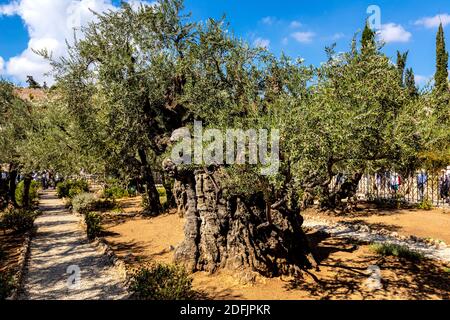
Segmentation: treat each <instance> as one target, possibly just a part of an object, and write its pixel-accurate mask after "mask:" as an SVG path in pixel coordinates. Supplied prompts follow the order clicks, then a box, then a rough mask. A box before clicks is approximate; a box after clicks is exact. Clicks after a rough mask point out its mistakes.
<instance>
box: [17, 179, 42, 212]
mask: <svg viewBox="0 0 450 320" xmlns="http://www.w3.org/2000/svg"><path fill="white" fill-rule="evenodd" d="M39 187H40V185H39V182H37V181H34V180H33V181H31V185H30V201H31V202H33V201H35V200H37V199H38V197H39V194H38V191H39ZM24 189H25V183H24V181H20V182H19V184H18V185H17V188H16V201H17V203H18V204H19V205H20V206H22V205H23V193H24Z"/></svg>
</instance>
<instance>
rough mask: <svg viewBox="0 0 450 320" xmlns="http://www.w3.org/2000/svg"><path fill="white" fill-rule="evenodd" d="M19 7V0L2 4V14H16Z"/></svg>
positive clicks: (0, 7) (0, 8)
mask: <svg viewBox="0 0 450 320" xmlns="http://www.w3.org/2000/svg"><path fill="white" fill-rule="evenodd" d="M18 7H19V4H18V2H17V1H13V2H11V3H8V4H3V5H0V15H5V16H12V15H14V14H16V12H17V9H18Z"/></svg>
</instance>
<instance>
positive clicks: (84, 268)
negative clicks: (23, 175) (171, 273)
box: [19, 191, 127, 300]
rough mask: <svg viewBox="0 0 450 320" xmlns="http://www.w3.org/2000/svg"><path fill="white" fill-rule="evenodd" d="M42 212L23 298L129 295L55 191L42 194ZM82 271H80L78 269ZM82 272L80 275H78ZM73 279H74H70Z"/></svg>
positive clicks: (59, 298)
mask: <svg viewBox="0 0 450 320" xmlns="http://www.w3.org/2000/svg"><path fill="white" fill-rule="evenodd" d="M40 209H41V210H42V212H43V213H42V215H41V216H40V217H39V218H38V219H36V222H35V224H36V226H37V228H38V230H37V233H36V235H35V236H34V237H33V240H32V243H31V250H30V256H29V259H28V262H27V268H26V269H27V270H26V273H25V278H24V287H23V293H22V295H21V296H20V297H19V298H20V299H22V300H118V299H124V298H126V297H127V292H126V289H125V286H124V285H123V283H124V282H123V280H124V279H123V278H122V277H121V276H120V275H119V274H120V273H119V272H118V270H116V269H115V267H113V266H112V265H111V263H110V262H109V259H108V258H107V257H106V256H105V255H104V254H102V253H100V251H99V250H97V249H96V248H95V247H94V246H93V245H91V244H90V243H88V241H87V239H86V235H85V232H84V231H83V229H82V227H81V225H80V218H79V217H77V216H76V215H73V214H71V213H70V212H69V211H68V210H66V209H65V208H64V205H63V202H62V201H61V200H59V199H58V198H57V197H56V194H55V192H52V191H48V192H45V193H44V194H42V195H41V201H40ZM78 270H79V271H80V272H79V273H77V271H78ZM78 274H79V277H76V275H78ZM71 280H72V281H71Z"/></svg>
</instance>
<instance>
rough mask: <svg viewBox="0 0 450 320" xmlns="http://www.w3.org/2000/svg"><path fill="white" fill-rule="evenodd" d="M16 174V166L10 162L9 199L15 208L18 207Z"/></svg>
mask: <svg viewBox="0 0 450 320" xmlns="http://www.w3.org/2000/svg"><path fill="white" fill-rule="evenodd" d="M17 174H18V171H17V168H16V167H15V166H14V164H11V165H10V169H9V201H10V202H11V204H12V205H13V206H14V207H15V208H18V207H19V204H18V203H17V200H16V188H17V184H16V179H17Z"/></svg>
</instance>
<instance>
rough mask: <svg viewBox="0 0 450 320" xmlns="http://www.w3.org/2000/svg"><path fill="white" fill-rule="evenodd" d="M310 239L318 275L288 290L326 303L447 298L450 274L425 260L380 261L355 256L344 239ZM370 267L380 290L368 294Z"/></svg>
mask: <svg viewBox="0 0 450 320" xmlns="http://www.w3.org/2000/svg"><path fill="white" fill-rule="evenodd" d="M310 236H312V241H311V242H312V243H315V244H316V249H315V251H316V255H317V257H316V258H317V259H318V262H319V266H320V271H308V270H307V271H304V274H303V275H302V276H301V277H299V278H296V279H294V280H291V281H289V282H288V284H287V285H286V286H285V288H286V289H287V290H290V291H291V290H302V291H306V292H308V293H309V295H310V296H311V297H312V298H315V299H325V300H328V299H344V300H348V299H359V300H364V299H394V298H397V299H398V298H402V299H412V300H422V299H449V298H450V273H448V272H445V271H444V268H443V266H442V265H441V264H439V263H437V262H435V261H432V260H428V259H424V260H421V261H419V262H417V263H415V262H411V261H408V260H404V259H399V258H396V257H387V258H380V257H379V256H378V255H375V254H368V253H367V252H366V253H364V254H363V253H361V252H355V250H356V249H357V248H358V245H355V244H354V242H353V246H354V247H351V246H352V241H349V240H346V239H331V238H327V237H326V236H325V235H320V234H319V235H317V234H316V235H314V234H312V235H310ZM314 240H315V241H316V242H314ZM317 241H318V242H317ZM350 254H351V255H350ZM371 266H377V267H379V268H380V271H381V285H382V289H379V290H371V289H370V287H368V286H367V281H368V279H369V277H370V276H371V275H372V274H373V273H371V272H370V271H369V267H371Z"/></svg>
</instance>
